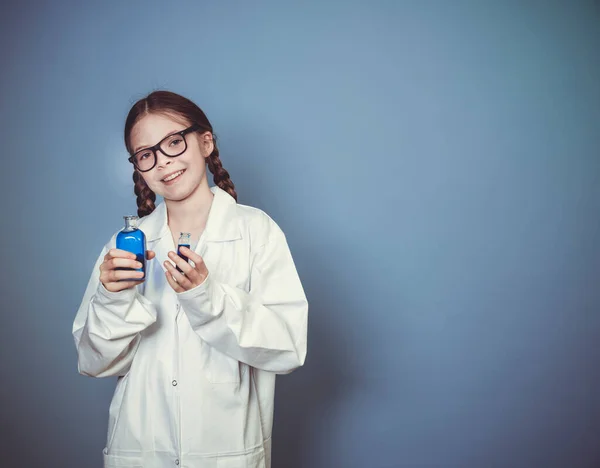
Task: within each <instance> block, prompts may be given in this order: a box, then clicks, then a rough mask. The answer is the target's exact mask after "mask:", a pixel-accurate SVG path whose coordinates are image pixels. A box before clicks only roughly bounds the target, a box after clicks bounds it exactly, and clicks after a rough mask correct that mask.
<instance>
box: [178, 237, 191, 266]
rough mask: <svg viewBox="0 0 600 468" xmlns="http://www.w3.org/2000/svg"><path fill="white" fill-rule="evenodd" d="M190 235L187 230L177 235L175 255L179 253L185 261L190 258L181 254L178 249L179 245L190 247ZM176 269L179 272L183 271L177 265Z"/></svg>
mask: <svg viewBox="0 0 600 468" xmlns="http://www.w3.org/2000/svg"><path fill="white" fill-rule="evenodd" d="M190 236H191V233H189V232H182V233H181V235H180V236H179V240H178V241H177V255H179V256H180V257H181V258H183V259H184V260H185V261H186V262H188V263H189V261H190V259H189V258H187V257H186V256H185V255H183V254H182V253H181V251H180V249H181V247H187V248H188V249H189V248H190V245H191V244H190ZM176 268H177V271H179V273H183V271H182V270H181V268H179V267H178V266H176Z"/></svg>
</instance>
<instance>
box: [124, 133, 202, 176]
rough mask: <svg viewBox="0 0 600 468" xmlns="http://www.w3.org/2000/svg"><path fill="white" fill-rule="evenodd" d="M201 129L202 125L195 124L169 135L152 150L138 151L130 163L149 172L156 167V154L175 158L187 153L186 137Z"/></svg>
mask: <svg viewBox="0 0 600 468" xmlns="http://www.w3.org/2000/svg"><path fill="white" fill-rule="evenodd" d="M199 129H200V125H198V124H194V125H192V126H191V127H188V128H186V129H184V130H181V131H180V132H176V133H171V134H170V135H167V136H166V137H164V138H163V139H162V140H160V141H159V142H158V143H157V144H155V145H154V146H152V147H151V148H144V149H141V150H139V151H137V152H136V153H135V154H133V156H129V158H128V161H129V162H130V163H131V164H133V165H134V166H135V167H136V168H137V170H138V171H140V172H148V171H150V170H152V169H154V166H156V161H157V160H158V158H157V157H156V152H157V151H160V152H161V153H162V154H164V155H165V156H168V157H170V158H175V157H177V156H180V155H182V154H183V153H185V150H186V149H187V141H186V139H185V136H186V135H187V134H188V133H191V132H195V131H196V130H199Z"/></svg>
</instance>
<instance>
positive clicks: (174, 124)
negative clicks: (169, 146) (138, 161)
mask: <svg viewBox="0 0 600 468" xmlns="http://www.w3.org/2000/svg"><path fill="white" fill-rule="evenodd" d="M188 126H189V123H188V122H186V121H185V120H184V119H183V118H182V117H180V116H175V115H166V114H147V115H145V116H144V117H142V118H141V119H140V120H138V121H137V122H136V124H135V125H134V126H133V128H132V129H131V147H132V148H134V149H135V148H140V147H145V146H153V145H155V144H156V143H158V142H159V141H160V140H161V139H162V138H164V137H165V135H168V134H169V133H173V132H178V131H180V130H183V129H184V128H186V127H188Z"/></svg>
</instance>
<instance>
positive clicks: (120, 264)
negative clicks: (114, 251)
mask: <svg viewBox="0 0 600 468" xmlns="http://www.w3.org/2000/svg"><path fill="white" fill-rule="evenodd" d="M106 263H107V264H108V267H109V269H110V270H114V269H115V268H134V269H137V268H142V267H143V266H144V265H143V264H142V262H138V261H137V260H131V259H130V258H120V257H116V258H113V259H111V260H109V261H108V262H106Z"/></svg>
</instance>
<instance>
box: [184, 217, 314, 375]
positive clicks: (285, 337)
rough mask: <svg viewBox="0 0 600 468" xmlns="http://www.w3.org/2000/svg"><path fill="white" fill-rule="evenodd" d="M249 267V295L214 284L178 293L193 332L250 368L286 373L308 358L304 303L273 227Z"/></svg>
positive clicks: (289, 257) (210, 281)
mask: <svg viewBox="0 0 600 468" xmlns="http://www.w3.org/2000/svg"><path fill="white" fill-rule="evenodd" d="M271 231H272V234H271V236H270V238H269V240H268V241H267V242H266V243H265V244H264V245H262V246H261V247H260V248H259V249H258V251H257V253H256V255H255V256H254V261H253V263H252V268H251V273H250V291H249V292H246V291H245V290H242V289H239V288H237V287H234V286H231V285H229V284H225V283H222V282H219V281H217V280H216V279H215V278H214V276H213V275H211V274H210V271H209V274H208V276H207V277H206V279H205V280H204V282H203V283H202V284H200V285H199V286H196V287H195V288H192V289H190V290H187V291H184V292H181V293H178V299H179V302H180V304H181V306H182V308H183V310H184V312H185V313H186V314H187V317H188V320H189V322H190V324H191V326H192V328H193V329H194V331H195V332H196V333H197V334H198V335H199V336H200V337H201V338H202V339H203V340H204V341H205V342H206V343H208V344H209V345H211V346H213V347H214V348H215V349H217V350H219V351H221V352H222V353H224V354H227V355H228V356H230V357H232V358H234V359H236V360H238V361H241V362H244V363H246V364H248V365H250V366H252V367H255V368H258V369H262V370H265V371H270V372H274V373H277V374H287V373H290V372H292V371H293V370H294V369H296V368H298V367H300V366H302V365H303V364H304V360H305V358H306V348H307V322H308V302H307V300H306V296H305V293H304V290H303V288H302V284H301V282H300V279H299V277H298V273H297V271H296V267H295V265H294V261H293V259H292V255H291V253H290V250H289V247H288V244H287V241H286V238H285V235H284V233H283V232H282V231H281V230H280V229H279V227H278V226H275V227H274V228H273V229H272V230H271Z"/></svg>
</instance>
